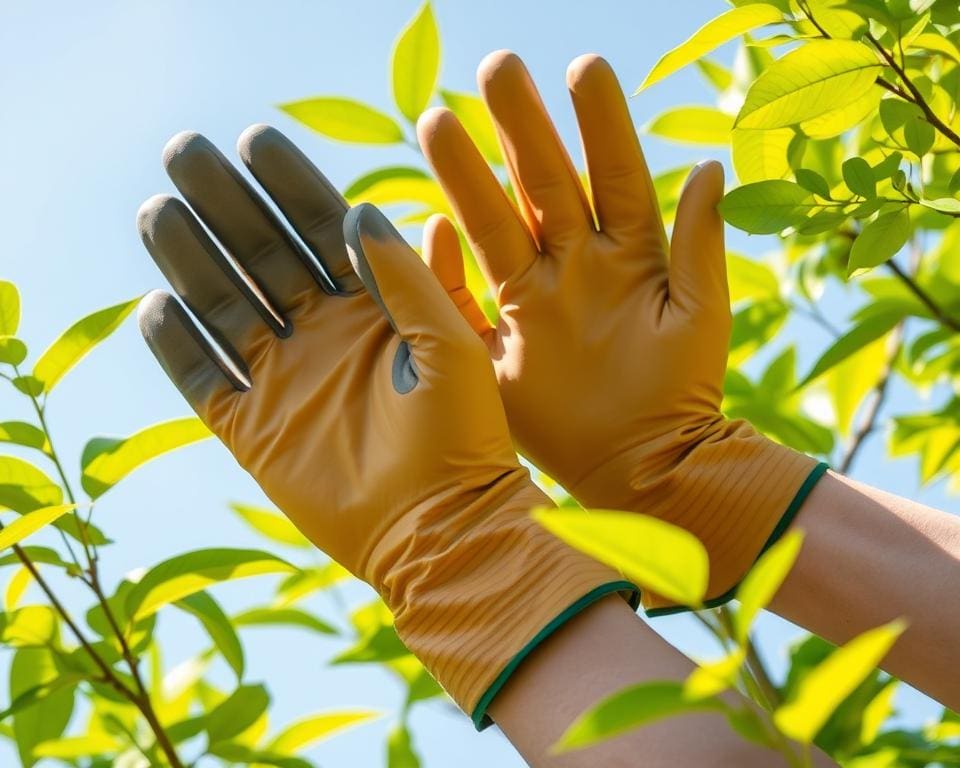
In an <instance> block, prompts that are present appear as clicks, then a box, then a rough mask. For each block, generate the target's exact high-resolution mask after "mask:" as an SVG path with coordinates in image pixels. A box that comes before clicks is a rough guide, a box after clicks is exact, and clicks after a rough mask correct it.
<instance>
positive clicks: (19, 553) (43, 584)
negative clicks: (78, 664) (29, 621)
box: [0, 525, 134, 701]
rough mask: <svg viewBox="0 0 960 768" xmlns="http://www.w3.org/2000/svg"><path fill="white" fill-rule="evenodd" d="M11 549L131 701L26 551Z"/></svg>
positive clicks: (111, 681) (110, 680)
mask: <svg viewBox="0 0 960 768" xmlns="http://www.w3.org/2000/svg"><path fill="white" fill-rule="evenodd" d="M2 529H3V526H2V525H0V530H2ZM13 551H14V552H15V553H16V555H17V558H19V560H20V562H21V563H23V566H24V567H25V568H26V569H27V570H28V571H30V575H31V576H32V577H33V580H34V581H35V582H37V584H38V585H39V587H40V589H42V590H43V593H44V594H45V595H46V596H47V599H48V600H49V601H50V605H52V606H53V609H54V610H55V611H56V612H57V613H58V614H60V618H62V619H63V621H64V623H65V624H66V625H67V627H69V629H70V632H71V633H73V635H74V637H76V638H77V642H78V643H80V645H81V647H82V648H83V649H84V650H85V651H86V652H87V653H88V654H89V655H90V658H91V659H93V663H94V664H96V665H97V667H98V668H99V669H100V671H101V672H102V673H103V676H104V678H105V679H106V681H107V682H108V683H109V684H110V685H112V686H113V687H114V688H116V690H117V691H118V692H119V693H121V694H123V695H124V696H126V697H127V698H129V699H130V700H131V701H133V696H134V693H133V691H131V690H130V689H129V688H127V686H125V685H124V684H123V681H122V680H120V678H118V677H117V676H116V674H115V673H114V671H113V669H111V668H110V665H109V664H107V663H106V662H105V661H104V660H103V659H102V658H101V657H100V655H99V654H98V653H97V652H96V651H95V650H94V649H93V646H91V645H90V641H89V640H87V638H86V636H85V635H84V634H83V632H82V631H81V630H80V627H78V626H77V624H76V622H75V621H74V620H73V617H72V616H71V615H70V613H69V612H68V611H67V609H66V608H65V607H64V605H63V603H61V602H60V600H59V598H58V597H57V596H56V595H55V594H54V592H53V589H51V587H50V585H49V584H47V582H46V580H45V579H44V578H43V576H41V575H40V571H39V570H37V566H36V565H35V564H34V563H33V561H32V560H31V559H30V558H29V557H27V553H26V552H24V551H23V549H21V548H20V545H19V544H14V545H13Z"/></svg>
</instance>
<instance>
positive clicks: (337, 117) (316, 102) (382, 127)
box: [280, 96, 403, 144]
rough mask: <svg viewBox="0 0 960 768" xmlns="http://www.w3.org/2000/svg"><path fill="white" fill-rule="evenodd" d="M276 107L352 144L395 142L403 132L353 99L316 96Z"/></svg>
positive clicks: (396, 142)
mask: <svg viewBox="0 0 960 768" xmlns="http://www.w3.org/2000/svg"><path fill="white" fill-rule="evenodd" d="M280 109H282V110H283V111H284V112H286V113H287V114H288V115H290V116H291V117H292V118H294V119H295V120H299V121H300V122H301V123H303V124H304V125H306V126H307V127H308V128H312V129H313V130H315V131H316V132H317V133H320V134H322V135H324V136H327V137H328V138H331V139H336V140H337V141H345V142H353V143H356V144H399V143H401V142H402V141H403V131H402V130H401V129H400V126H399V125H397V123H396V121H395V120H394V119H393V118H392V117H390V116H389V115H385V114H384V113H383V112H380V111H379V110H376V109H374V108H373V107H370V106H367V105H366V104H361V103H360V102H358V101H354V100H353V99H342V98H338V97H336V96H318V97H316V98H313V99H304V100H303V101H292V102H290V103H288V104H281V105H280Z"/></svg>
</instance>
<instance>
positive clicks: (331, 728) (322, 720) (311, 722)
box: [267, 709, 380, 754]
mask: <svg viewBox="0 0 960 768" xmlns="http://www.w3.org/2000/svg"><path fill="white" fill-rule="evenodd" d="M378 717H380V713H379V712H374V711H373V710H369V709H351V710H340V711H337V712H323V713H320V714H316V715H311V716H310V717H306V718H304V719H303V720H298V721H297V722H295V723H293V724H292V725H288V726H287V727H286V728H284V729H283V730H282V731H281V732H280V733H278V734H277V735H276V736H275V737H274V738H273V740H272V741H270V743H269V744H268V745H267V750H268V751H270V752H279V753H282V754H296V753H297V752H300V751H301V750H304V749H306V748H307V747H309V746H312V745H313V744H316V743H317V742H318V741H322V740H323V739H328V738H330V737H331V736H333V735H335V734H337V733H339V732H340V731H343V730H345V729H347V728H351V727H353V726H356V725H360V724H361V723H366V722H369V721H370V720H375V719H376V718H378Z"/></svg>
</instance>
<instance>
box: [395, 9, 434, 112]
mask: <svg viewBox="0 0 960 768" xmlns="http://www.w3.org/2000/svg"><path fill="white" fill-rule="evenodd" d="M391 70H392V73H393V100H394V101H395V102H396V104H397V108H398V109H399V110H400V112H401V113H402V114H403V116H404V117H406V118H407V119H408V120H410V121H411V122H416V119H417V118H418V117H419V116H420V113H421V112H423V110H424V108H425V107H426V106H427V104H428V103H429V102H430V97H431V96H433V92H434V89H435V88H436V87H437V78H438V76H439V74H440V34H439V32H438V31H437V22H436V20H435V19H434V17H433V9H432V8H431V7H430V3H429V2H425V3H424V4H423V5H422V6H420V10H419V11H417V14H416V16H414V17H413V19H411V21H410V23H409V24H407V26H406V27H404V29H403V31H402V32H401V33H400V37H398V38H397V44H396V46H395V47H394V49H393V62H392V64H391Z"/></svg>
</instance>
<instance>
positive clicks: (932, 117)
mask: <svg viewBox="0 0 960 768" xmlns="http://www.w3.org/2000/svg"><path fill="white" fill-rule="evenodd" d="M866 38H867V40H869V41H870V43H871V44H872V45H873V47H874V48H876V49H877V52H878V53H879V54H880V55H881V56H882V57H883V60H884V61H886V62H887V64H888V65H889V67H890V69H892V70H893V71H894V72H896V73H897V77H899V78H900V81H901V82H902V83H903V85H904V87H905V88H906V89H907V90H908V91H909V92H910V94H911V95H912V96H913V99H911V101H913V103H914V104H916V105H917V106H918V107H920V109H921V110H922V111H923V114H924V116H925V117H926V118H927V122H928V123H930V124H931V125H932V126H933V127H934V128H936V129H937V130H938V131H940V133H941V134H943V135H944V136H946V137H947V138H948V139H950V141H952V142H953V143H954V144H956V145H957V146H958V147H960V135H957V133H956V131H954V130H953V129H952V128H951V127H950V126H949V125H947V124H946V123H945V122H943V120H941V119H940V118H939V117H938V116H937V114H936V113H935V112H934V111H933V108H932V107H931V106H930V105H929V104H927V101H926V99H924V98H923V94H922V93H920V89H919V88H917V86H916V85H914V83H913V81H912V80H911V79H910V77H909V75H907V71H906V70H905V69H904V68H903V67H902V66H901V65H900V64H899V63H898V62H897V60H896V58H895V57H894V55H893V54H892V53H890V51H888V50H887V49H886V48H884V47H883V46H882V45H881V44H880V41H879V40H877V38H875V37H874V36H873V35H872V34H870V33H869V32H867V34H866Z"/></svg>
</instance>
